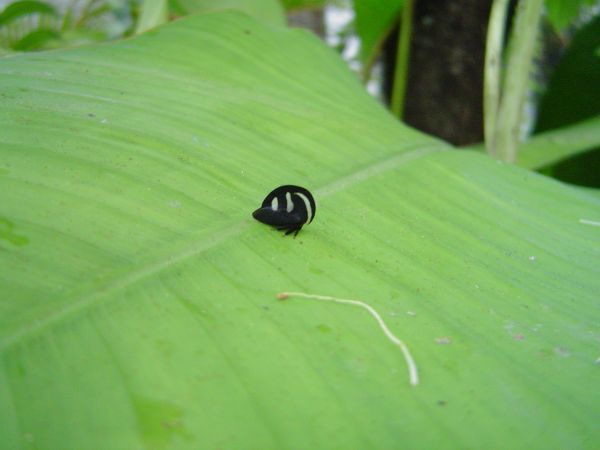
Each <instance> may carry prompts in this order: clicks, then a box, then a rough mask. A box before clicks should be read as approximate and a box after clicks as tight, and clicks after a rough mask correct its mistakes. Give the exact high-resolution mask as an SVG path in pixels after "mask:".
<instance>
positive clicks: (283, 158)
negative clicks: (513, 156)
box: [0, 13, 600, 449]
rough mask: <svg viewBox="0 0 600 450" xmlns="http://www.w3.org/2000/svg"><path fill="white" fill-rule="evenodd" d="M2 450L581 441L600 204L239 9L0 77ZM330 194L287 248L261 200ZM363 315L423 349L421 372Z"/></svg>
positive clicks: (304, 38) (31, 58) (593, 340)
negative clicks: (434, 133) (453, 140)
mask: <svg viewBox="0 0 600 450" xmlns="http://www.w3.org/2000/svg"><path fill="white" fill-rule="evenodd" d="M0 80H1V81H0V86H1V88H0V97H2V103H0V105H1V106H0V130H1V132H0V286H1V292H2V296H1V298H0V308H1V310H0V352H1V365H0V418H1V420H0V424H1V426H0V442H2V445H3V447H5V448H11V449H12V448H37V449H57V448H61V449H65V448H73V449H92V448H128V449H134V448H152V449H154V448H157V449H162V448H207V449H208V448H262V449H267V448H273V449H281V448H298V449H304V448H370V447H372V448H440V447H458V448H474V447H477V448H486V447H504V448H531V447H538V448H584V447H588V448H591V447H592V446H593V445H595V443H596V442H598V439H599V438H600V429H599V428H598V426H597V417H598V410H599V409H598V408H599V407H598V405H599V404H600V390H599V389H598V388H597V387H598V376H599V373H598V365H597V364H598V362H597V359H598V357H599V356H600V352H599V344H598V342H599V339H600V325H599V324H600V321H599V320H598V319H599V315H600V314H599V307H598V287H599V286H598V279H599V277H600V268H599V265H598V257H599V256H600V250H599V246H598V240H599V236H600V234H599V231H598V230H599V229H598V227H596V226H594V223H596V222H597V221H598V220H599V217H598V214H599V212H598V211H600V208H599V206H600V198H598V197H594V196H590V195H588V194H586V193H585V192H583V191H579V190H575V189H573V188H569V187H567V186H565V185H563V184H560V183H557V182H555V181H552V180H550V179H546V178H544V177H543V176H540V175H537V174H535V173H530V172H528V171H526V170H524V169H520V168H516V167H512V166H508V165H504V164H499V163H496V162H494V161H491V160H490V159H488V158H486V157H484V156H482V155H477V154H474V153H471V152H457V151H446V149H447V147H446V146H445V145H444V144H443V143H440V142H439V141H436V140H433V139H431V138H429V137H427V136H424V135H421V134H419V133H417V132H415V131H412V130H410V129H409V128H407V127H405V126H403V125H402V124H400V123H398V122H397V121H395V120H394V119H393V118H392V117H391V116H389V115H388V114H387V112H385V111H384V110H383V108H381V107H380V106H379V105H378V104H377V103H376V102H375V101H374V100H372V99H371V98H370V97H369V96H368V95H367V94H366V93H365V92H364V91H363V90H362V88H361V87H360V85H359V83H358V81H357V80H356V79H355V76H354V75H352V74H351V73H349V72H348V71H347V69H346V68H345V66H344V64H343V62H341V61H340V60H339V59H338V57H337V56H336V55H335V54H334V53H333V52H332V51H331V50H329V49H327V48H325V47H324V46H323V45H322V44H321V43H320V42H319V41H318V40H317V39H316V38H314V37H312V36H311V35H310V34H309V33H306V32H303V31H300V30H288V29H285V28H279V27H272V26H267V25H264V24H261V23H259V22H255V21H253V20H252V19H250V18H248V17H246V16H242V15H239V14H234V13H218V14H207V15H203V16H196V17H190V18H187V19H182V20H179V21H176V22H173V23H171V24H169V25H167V26H164V27H162V28H158V29H155V30H152V31H150V32H147V33H145V34H142V35H140V36H139V37H137V38H135V39H131V40H127V41H123V42H120V43H115V44H106V45H96V46H91V47H81V48H77V49H71V50H63V51H54V52H50V53H43V54H30V55H22V56H15V57H10V58H4V59H1V60H0ZM284 183H292V184H300V185H303V186H306V187H308V188H309V189H311V190H313V191H314V193H315V196H316V198H317V202H318V209H317V214H316V219H315V221H314V222H313V223H312V224H311V225H309V226H307V227H306V228H305V229H304V230H302V232H301V233H300V235H299V236H298V237H297V238H296V239H293V238H291V237H286V238H283V237H281V235H280V233H278V232H275V231H272V230H270V229H268V228H267V227H265V226H264V225H262V224H260V223H258V222H255V221H253V219H252V218H251V217H250V213H251V212H252V210H253V209H254V208H256V207H257V206H258V205H259V204H260V202H261V201H262V198H263V196H264V195H266V194H267V192H268V191H269V190H271V189H272V188H274V187H276V186H278V185H280V184H284ZM284 290H285V291H289V290H292V291H303V292H311V293H316V294H325V295H333V296H336V297H343V298H354V299H360V300H362V301H365V302H367V303H369V304H370V305H371V306H373V307H374V308H375V309H376V310H377V311H378V312H379V313H380V314H381V315H382V317H383V319H384V320H385V321H386V322H387V324H388V326H389V327H390V329H391V330H392V331H393V332H394V333H395V334H397V335H398V336H400V337H401V338H402V339H403V340H405V341H406V342H407V344H408V345H409V347H410V349H411V351H412V353H413V356H414V358H415V360H416V363H417V365H418V368H419V371H420V374H421V384H420V385H419V386H417V387H411V386H410V385H409V383H408V378H407V375H406V365H405V363H404V360H403V359H402V355H401V353H400V352H399V350H398V348H397V347H395V346H394V345H392V344H391V343H390V342H389V341H388V340H386V338H385V336H384V335H383V334H382V333H381V331H380V330H379V329H378V328H377V325H376V323H375V321H374V320H373V319H372V318H371V317H370V316H369V315H368V314H366V313H365V312H364V311H363V310H360V309H358V308H353V307H351V306H344V305H337V304H327V303H317V302H314V301H310V300H306V299H300V298H290V299H288V300H286V301H285V302H281V301H278V300H276V299H275V295H276V294H277V293H278V292H281V291H284Z"/></svg>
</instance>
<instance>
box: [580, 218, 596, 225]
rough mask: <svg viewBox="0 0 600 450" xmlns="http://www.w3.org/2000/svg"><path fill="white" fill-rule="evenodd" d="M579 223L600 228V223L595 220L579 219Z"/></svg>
mask: <svg viewBox="0 0 600 450" xmlns="http://www.w3.org/2000/svg"><path fill="white" fill-rule="evenodd" d="M579 223H582V224H584V225H592V226H594V227H600V222H596V221H595V220H588V219H579Z"/></svg>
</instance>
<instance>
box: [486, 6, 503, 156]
mask: <svg viewBox="0 0 600 450" xmlns="http://www.w3.org/2000/svg"><path fill="white" fill-rule="evenodd" d="M508 5H509V1H508V0H494V2H493V3H492V10H491V13H490V21H489V23H488V29H487V40H486V44H485V65H484V69H483V70H484V72H483V118H484V124H483V125H484V135H485V147H486V150H487V152H488V153H489V154H490V155H492V156H494V157H496V156H497V154H496V147H495V146H494V134H495V131H496V120H497V117H498V116H497V114H498V105H499V103H500V78H501V77H500V74H501V71H502V49H503V46H504V29H505V28H506V15H507V13H508Z"/></svg>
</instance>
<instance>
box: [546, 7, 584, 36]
mask: <svg viewBox="0 0 600 450" xmlns="http://www.w3.org/2000/svg"><path fill="white" fill-rule="evenodd" d="M594 1H595V0H545V3H546V12H547V13H548V20H549V21H550V23H551V24H552V26H553V27H554V28H555V29H556V30H562V29H564V28H565V27H567V26H568V25H569V24H571V23H572V22H573V21H574V20H575V19H576V18H577V17H578V16H579V13H580V11H581V8H582V7H584V6H591V5H593V4H594Z"/></svg>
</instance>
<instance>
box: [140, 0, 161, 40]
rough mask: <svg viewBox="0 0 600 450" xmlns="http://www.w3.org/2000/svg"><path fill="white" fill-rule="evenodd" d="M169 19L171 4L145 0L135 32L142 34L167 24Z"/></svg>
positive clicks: (158, 0) (156, 0)
mask: <svg viewBox="0 0 600 450" xmlns="http://www.w3.org/2000/svg"><path fill="white" fill-rule="evenodd" d="M168 19H169V4H168V1H167V0H144V1H143V2H142V6H141V14H140V17H139V19H138V21H137V26H136V30H135V32H136V33H142V32H144V31H146V30H149V29H151V28H154V27H157V26H158V25H162V24H163V23H166V22H167V21H168Z"/></svg>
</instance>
